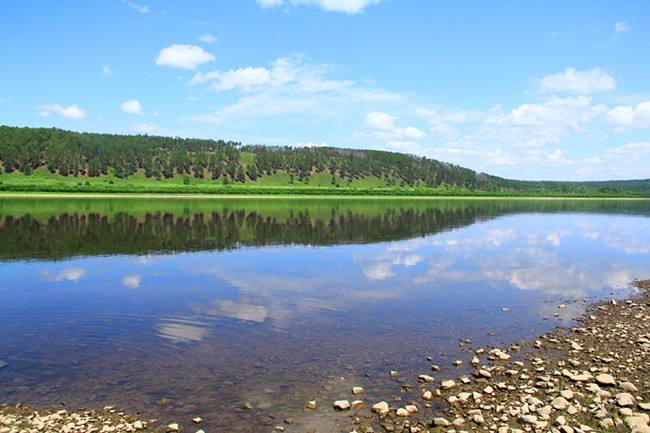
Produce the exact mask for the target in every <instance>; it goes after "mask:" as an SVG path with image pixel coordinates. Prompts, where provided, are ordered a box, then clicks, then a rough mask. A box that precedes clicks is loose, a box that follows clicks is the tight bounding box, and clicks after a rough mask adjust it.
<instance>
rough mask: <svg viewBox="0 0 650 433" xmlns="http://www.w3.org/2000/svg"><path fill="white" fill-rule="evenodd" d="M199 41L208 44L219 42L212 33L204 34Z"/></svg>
mask: <svg viewBox="0 0 650 433" xmlns="http://www.w3.org/2000/svg"><path fill="white" fill-rule="evenodd" d="M199 40H200V41H201V42H205V43H206V44H214V43H215V42H218V41H219V39H218V38H217V37H216V36H214V35H212V34H210V33H203V34H202V35H201V36H199Z"/></svg>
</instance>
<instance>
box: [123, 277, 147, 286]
mask: <svg viewBox="0 0 650 433" xmlns="http://www.w3.org/2000/svg"><path fill="white" fill-rule="evenodd" d="M141 282H142V275H125V276H124V277H122V284H123V285H124V286H126V287H128V288H130V289H137V288H138V287H140V283H141Z"/></svg>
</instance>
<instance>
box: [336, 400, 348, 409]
mask: <svg viewBox="0 0 650 433" xmlns="http://www.w3.org/2000/svg"><path fill="white" fill-rule="evenodd" d="M334 408H335V409H337V410H348V409H350V402H349V401H347V400H336V401H335V402H334Z"/></svg>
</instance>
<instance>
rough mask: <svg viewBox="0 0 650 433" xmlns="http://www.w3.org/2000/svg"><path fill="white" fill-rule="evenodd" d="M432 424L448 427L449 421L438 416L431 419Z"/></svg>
mask: <svg viewBox="0 0 650 433" xmlns="http://www.w3.org/2000/svg"><path fill="white" fill-rule="evenodd" d="M433 425H434V426H442V427H449V426H450V425H451V423H450V422H449V421H447V418H442V417H439V418H434V419H433Z"/></svg>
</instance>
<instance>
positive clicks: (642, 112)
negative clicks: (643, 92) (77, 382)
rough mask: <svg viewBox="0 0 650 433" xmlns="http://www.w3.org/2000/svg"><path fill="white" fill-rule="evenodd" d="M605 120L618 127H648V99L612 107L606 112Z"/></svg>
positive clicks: (649, 112) (649, 115)
mask: <svg viewBox="0 0 650 433" xmlns="http://www.w3.org/2000/svg"><path fill="white" fill-rule="evenodd" d="M607 122H608V123H609V124H611V125H613V126H614V127H616V128H619V129H629V128H650V101H644V102H640V103H638V104H637V105H632V106H630V105H620V106H618V107H614V108H612V109H611V110H609V111H608V112H607Z"/></svg>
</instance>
